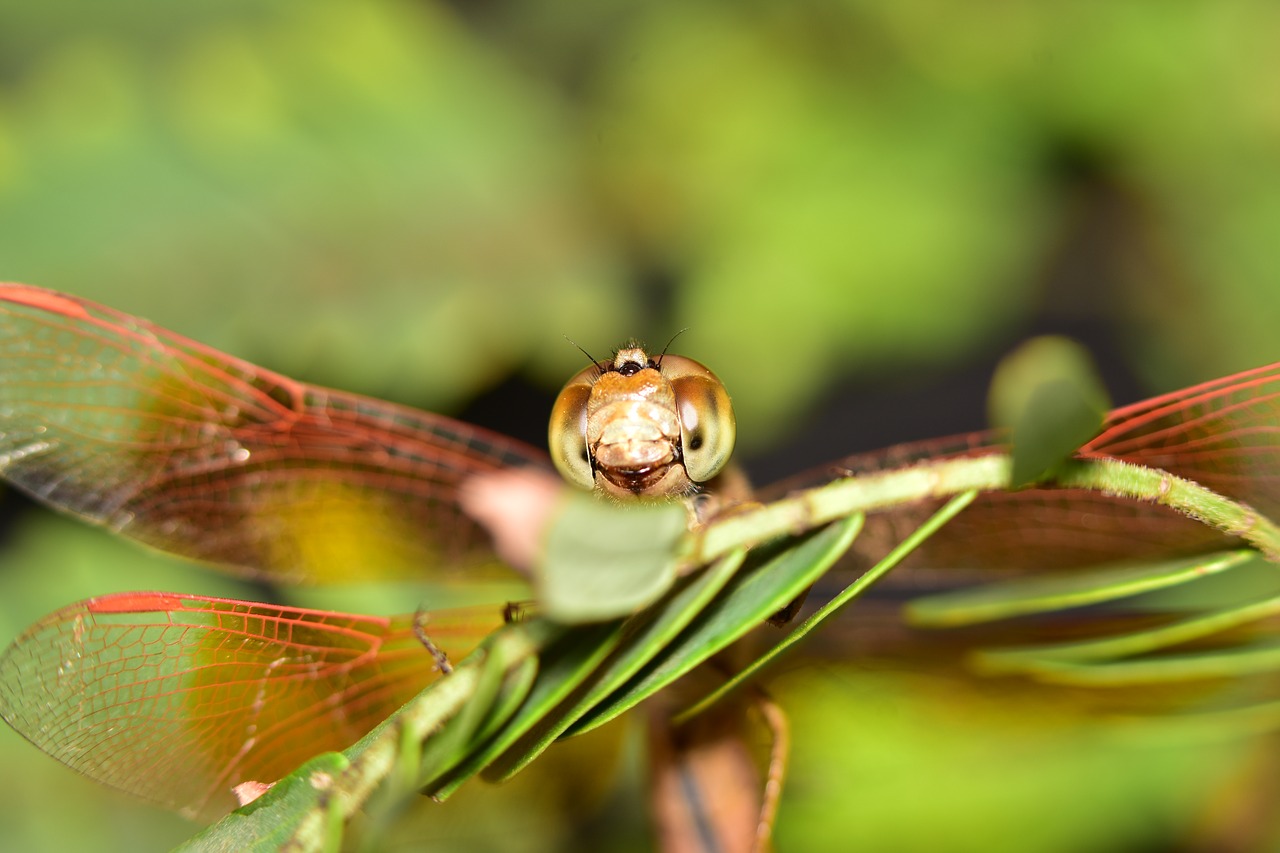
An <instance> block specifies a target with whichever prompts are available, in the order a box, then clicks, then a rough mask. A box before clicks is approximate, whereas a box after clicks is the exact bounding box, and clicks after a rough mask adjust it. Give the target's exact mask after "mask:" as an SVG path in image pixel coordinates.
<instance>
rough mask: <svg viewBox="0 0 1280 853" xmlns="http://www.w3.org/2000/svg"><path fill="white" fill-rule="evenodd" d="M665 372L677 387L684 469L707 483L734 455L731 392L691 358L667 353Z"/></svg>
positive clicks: (664, 364) (696, 481)
mask: <svg viewBox="0 0 1280 853" xmlns="http://www.w3.org/2000/svg"><path fill="white" fill-rule="evenodd" d="M662 372H663V374H664V375H667V376H668V377H669V378H670V381H671V386H672V388H673V389H674V391H675V396H676V410H677V412H678V413H679V415H680V443H681V447H682V449H683V451H684V468H685V471H686V472H688V474H689V479H691V480H693V481H694V482H695V483H705V482H706V481H707V480H710V479H711V478H712V477H714V476H715V475H716V474H719V473H720V471H721V469H722V468H724V466H725V465H727V464H728V462H729V457H730V456H731V455H733V443H734V441H735V440H736V438H737V425H736V423H735V421H734V418H733V404H732V403H731V402H730V401H729V392H728V391H726V390H725V388H724V385H723V384H721V382H720V380H719V379H717V378H716V376H715V374H714V373H712V372H711V371H710V370H707V369H706V368H705V367H703V366H702V365H701V364H698V362H696V361H693V360H692V359H688V358H681V357H679V356H667V357H665V358H664V359H663V362H662Z"/></svg>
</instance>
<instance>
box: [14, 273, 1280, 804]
mask: <svg viewBox="0 0 1280 853" xmlns="http://www.w3.org/2000/svg"><path fill="white" fill-rule="evenodd" d="M1278 425H1280V365H1272V366H1269V367H1263V368H1259V369H1257V370H1253V371H1248V372H1245V373H1241V374H1237V375H1234V376H1230V377H1226V378H1223V379H1219V380H1215V381H1212V382H1208V383H1205V384H1202V385H1198V386H1195V387H1192V388H1188V389H1184V390H1181V391H1177V392H1174V393H1171V394H1166V395H1163V396H1160V397H1156V398H1153V399H1151V400H1147V401H1144V402H1140V403H1136V404H1133V405H1130V406H1127V407H1124V408H1120V409H1117V410H1115V411H1113V412H1112V413H1110V415H1108V416H1107V418H1106V420H1105V422H1104V423H1103V425H1102V428H1101V430H1100V431H1099V432H1098V434H1097V435H1096V436H1095V437H1094V438H1093V439H1092V440H1090V441H1089V442H1087V443H1086V444H1085V445H1084V446H1083V447H1081V448H1080V449H1079V450H1078V451H1077V452H1076V454H1075V458H1077V459H1080V460H1115V461H1120V462H1127V463H1132V464H1134V465H1141V466H1146V467H1148V468H1155V469H1160V470H1162V471H1165V472H1169V473H1170V474H1172V475H1175V476H1178V477H1184V478H1187V479H1190V480H1194V481H1195V482H1197V483H1200V484H1202V485H1203V486H1205V487H1206V488H1209V489H1213V490H1215V491H1217V492H1220V493H1221V494H1224V495H1227V496H1229V497H1231V498H1233V499H1235V500H1237V501H1240V502H1242V503H1244V504H1247V505H1248V506H1250V507H1252V508H1254V509H1255V510H1256V511H1257V512H1259V513H1261V514H1262V515H1265V516H1270V517H1276V515H1277V512H1278V511H1280V488H1277V486H1278V485H1280V483H1278V482H1277V477H1280V453H1278V452H1277V451H1278V450H1280V447H1278V446H1277V441H1276V436H1277V434H1278V433H1280V430H1278V429H1277V426H1278ZM734 438H735V425H734V420H733V413H732V403H731V400H730V397H729V394H728V392H727V391H726V390H725V389H724V387H723V385H721V383H720V382H719V380H718V379H716V377H715V375H714V373H712V372H711V371H710V370H709V369H707V368H706V367H704V366H702V365H701V364H699V363H698V362H696V361H693V360H692V359H687V358H684V357H681V356H677V355H668V354H663V355H659V356H653V355H651V354H649V353H648V352H647V351H645V350H644V349H643V348H642V347H639V346H638V345H634V344H632V345H627V346H624V347H623V348H621V349H620V350H619V351H618V352H617V353H616V354H615V355H614V357H613V358H612V359H609V360H605V361H602V362H599V363H593V364H592V365H591V366H589V367H588V368H586V369H584V370H583V371H582V372H580V373H579V374H578V375H577V376H575V377H573V378H572V379H570V381H569V382H568V383H567V384H566V386H565V388H564V390H563V391H562V392H561V394H560V396H559V397H558V399H557V401H556V403H555V406H554V408H553V411H552V415H551V419H550V428H549V442H548V443H549V447H550V452H549V453H548V452H545V451H543V450H540V449H537V448H534V447H532V446H529V445H526V444H523V443H521V442H518V441H515V440H513V439H510V438H507V437H504V436H501V435H499V434H496V433H493V432H490V431H487V430H484V429H480V428H478V427H474V426H471V425H468V424H464V423H461V422H459V421H457V420H454V419H451V418H448V417H444V416H441V415H437V414H432V413H428V412H423V411H419V410H416V409H412V408H408V407H404V406H400V405H396V404H392V403H389V402H384V401H381V400H376V399H372V398H369V397H364V396H360V395H357V394H352V393H347V392H343V391H338V390H333V389H328V388H322V387H318V386H315V385H310V384H306V383H303V382H299V381H296V380H293V379H290V378H287V377H285V376H282V375H280V374H277V373H274V372H272V371H270V370H267V369H265V368H262V367H259V366H256V365H253V364H251V363H249V362H246V361H243V360H241V359H238V358H235V357H234V356H231V355H228V354H225V353H222V352H219V351H217V350H215V349H213V348H211V347H208V346H205V345H203V344H200V343H197V342H195V341H192V340H189V339H187V338H185V337H183V336H181V335H179V334H177V333H174V332H171V331H168V330H166V329H163V328H160V327H158V326H156V325H154V324H151V323H149V322H147V321H145V320H142V319H139V318H137V317H133V316H131V315H129V314H126V313H123V312H120V311H116V310H114V309H112V308H109V307H106V306H102V305H98V304H95V303H93V302H91V301H88V300H85V299H81V298H79V297H75V296H71V295H68V294H63V293H58V292H54V291H50V290H45V289H41V288H37V287H32V286H28V285H20V284H7V285H0V472H2V473H3V476H4V477H5V479H6V480H7V481H8V482H10V483H12V484H13V485H14V486H16V487H17V488H19V489H21V490H23V491H25V492H27V493H29V494H30V495H32V496H33V497H35V498H36V499H37V500H39V501H42V502H44V503H46V504H48V505H50V506H52V507H54V508H55V509H58V510H60V511H63V512H65V513H69V514H71V515H73V516H76V517H78V518H80V519H83V520H85V521H88V522H90V523H93V524H98V525H101V526H104V527H106V528H108V529H109V530H111V531H113V532H115V533H117V534H119V535H121V536H124V537H127V538H129V539H132V540H135V541H137V542H140V543H142V544H144V545H146V546H150V547H152V548H156V549H159V550H162V551H166V552H169V553H172V554H176V555H179V556H182V557H185V558H188V559H191V560H193V561H196V562H198V563H203V564H207V565H210V566H214V567H218V568H221V569H223V570H226V571H230V572H232V573H235V574H239V575H242V576H245V577H249V578H256V579H261V580H265V581H269V582H272V583H282V584H293V583H314V582H335V581H341V580H346V579H360V580H378V579H403V578H422V577H428V576H433V577H434V576H442V577H453V578H457V577H459V576H461V577H462V578H463V579H464V580H465V578H467V577H469V576H470V574H469V573H471V572H473V571H479V570H480V569H481V568H482V567H485V566H491V565H493V564H495V563H499V562H501V561H500V560H498V559H497V558H496V557H495V550H494V549H495V541H494V533H493V530H492V528H491V526H489V525H487V524H486V523H485V522H483V521H482V520H480V519H479V518H478V517H477V514H476V513H475V512H474V511H473V510H471V509H469V504H468V499H467V494H468V485H469V484H470V483H473V482H475V481H476V480H477V479H483V478H484V477H487V476H489V475H493V474H495V473H502V472H510V471H520V472H527V473H530V474H532V475H536V476H539V477H542V476H546V477H550V476H552V475H553V474H557V473H558V474H559V475H561V476H562V477H563V478H564V479H565V480H567V481H568V482H569V483H570V484H572V485H573V486H574V487H577V488H581V489H593V490H596V491H598V492H601V493H603V494H605V495H608V496H610V497H612V498H614V499H620V500H625V499H629V498H631V497H635V496H642V497H648V496H653V495H658V496H667V497H674V498H681V499H690V500H693V501H697V500H699V499H701V498H703V497H705V496H707V495H709V494H711V493H713V492H714V490H715V488H716V487H717V485H718V484H719V483H720V482H721V481H725V480H729V481H731V483H730V485H729V486H728V487H726V490H727V493H728V494H729V495H730V497H728V498H727V499H725V500H724V501H723V502H722V503H721V504H719V505H718V507H717V509H715V510H714V511H716V512H719V511H725V512H730V513H732V512H733V511H734V509H733V507H734V505H735V504H736V503H737V502H739V501H741V500H743V499H744V496H745V491H744V490H745V486H744V485H743V483H744V482H745V481H743V480H741V479H740V478H738V477H737V475H734V474H733V473H732V468H731V466H730V455H731V452H732V446H733V442H734ZM1006 449H1007V447H1006V441H1005V439H1004V437H1003V436H1002V435H1000V434H999V433H996V432H990V431H986V432H978V433H971V434H967V435H963V436H958V437H952V438H947V439H939V440H935V441H928V442H919V443H913V444H908V445H900V446H896V447H893V448H889V449H887V450H884V451H879V452H874V453H868V454H859V455H855V456H851V457H848V458H845V459H841V460H836V461H835V462H833V463H832V464H830V465H828V466H823V467H822V468H820V469H817V470H815V471H812V472H808V473H805V474H801V475H799V476H797V477H795V478H792V479H790V480H786V481H783V482H782V483H779V484H775V485H773V486H770V487H766V488H764V489H761V490H758V491H756V492H755V493H754V494H752V495H751V496H750V497H751V498H752V499H753V500H755V501H758V502H762V503H765V504H768V503H769V502H770V501H774V500H778V499H781V498H783V497H785V496H787V495H790V494H793V493H795V492H797V491H800V490H804V489H808V488H813V487H816V486H819V485H820V484H822V483H825V482H829V481H833V480H836V479H838V478H847V477H859V476H867V475H875V474H880V473H884V472H892V471H898V470H908V469H911V468H913V467H915V466H919V465H921V464H922V463H924V462H936V461H939V460H944V461H945V460H949V459H958V460H964V459H980V458H983V457H986V456H993V455H995V454H999V453H1002V452H1004V451H1005V450H1006ZM940 503H941V499H940V498H936V497H928V496H924V497H920V498H919V499H918V500H913V501H904V502H900V503H898V504H897V505H894V506H892V507H888V508H886V509H884V510H883V511H881V512H877V513H873V514H871V515H870V516H868V519H867V522H866V530H865V532H864V534H863V535H862V536H861V537H859V539H858V540H857V542H856V543H855V545H854V547H853V549H852V551H851V552H850V555H849V557H848V558H847V559H848V561H849V562H850V563H851V564H852V565H853V568H854V569H855V570H856V569H857V567H858V565H863V564H867V563H869V562H874V561H875V560H876V559H877V558H878V557H879V556H880V555H882V554H883V553H884V552H885V551H886V550H888V549H889V548H890V547H892V543H894V542H895V541H897V540H898V539H900V538H901V536H902V535H903V531H906V530H910V529H913V528H914V527H915V526H917V525H918V524H919V522H920V520H921V519H922V518H924V517H927V516H928V515H929V514H930V513H932V512H933V511H934V510H936V509H937V507H938V506H939V505H940ZM694 523H695V524H697V523H699V522H698V521H696V520H695V522H694ZM1240 542H1241V537H1240V536H1239V535H1238V532H1237V531H1231V530H1222V529H1219V528H1215V527H1213V526H1208V525H1205V524H1202V523H1200V522H1199V521H1197V520H1195V519H1192V518H1188V517H1187V516H1186V515H1184V514H1180V513H1178V512H1176V511H1174V510H1172V509H1170V508H1169V507H1167V506H1163V505H1161V504H1159V503H1158V502H1140V501H1133V500H1131V499H1127V498H1125V497H1122V496H1115V495H1107V494H1104V493H1101V492H1099V491H1097V490H1090V489H1084V488H1070V487H1068V488H1062V487H1051V486H1048V485H1044V486H1037V487H1031V488H1024V489H1021V490H1012V491H1011V490H1002V489H990V490H986V491H984V492H983V493H982V494H980V495H979V496H978V497H977V499H976V500H974V502H973V503H972V504H971V505H970V506H969V507H968V508H967V509H966V510H965V511H964V512H963V513H961V515H960V516H959V517H958V518H956V519H955V520H954V521H952V522H951V523H950V524H949V525H948V526H947V527H945V528H943V529H942V531H940V533H939V534H938V535H936V536H934V537H932V538H931V539H929V540H928V541H927V542H926V543H924V545H923V546H922V547H921V548H920V549H919V551H918V552H917V553H916V554H914V555H913V557H912V558H911V560H912V562H913V564H914V565H915V571H914V573H908V574H907V576H908V577H912V578H914V580H913V581H912V582H913V583H915V584H917V585H922V586H923V587H925V588H931V587H933V586H945V585H950V584H953V583H955V582H957V580H960V581H963V580H967V579H970V578H971V577H974V576H975V574H974V573H977V572H982V573H986V572H991V571H996V572H1001V571H1011V570H1018V569H1027V568H1036V569H1048V568H1053V567H1055V566H1076V565H1087V564H1094V563H1100V562H1106V561H1112V560H1115V559H1117V558H1121V557H1135V558H1138V557H1150V556H1165V555H1171V554H1193V553H1199V552H1204V551H1210V550H1216V549H1221V548H1224V547H1231V546H1233V545H1238V544H1240ZM502 623H503V608H501V607H491V608H469V609H461V610H456V611H441V612H432V613H431V614H430V615H429V632H430V644H431V645H438V646H439V651H440V654H434V653H432V651H433V650H432V649H427V648H424V646H425V645H427V644H425V643H424V636H423V631H422V625H421V614H407V615H404V616H399V617H376V616H365V615H357V614H348V613H339V612H333V611H323V610H315V609H306V608H299V607H290V606H284V605H275V604H264V603H257V602H248V601H239V600H232V599H226V598H215V597H207V596H200V595H190V594H180V593H159V592H139V593H122V594H114V595H104V596H99V597H95V598H90V599H87V600H84V601H81V602H79V603H76V604H72V605H70V606H68V607H65V608H63V609H61V610H58V611H57V612H55V613H52V614H49V615H48V616H46V617H44V618H43V619H41V620H39V621H38V622H36V623H35V624H33V625H32V626H31V627H29V628H28V629H27V630H26V631H25V632H23V633H22V635H21V636H19V637H18V638H16V639H15V640H14V642H13V644H12V645H11V646H10V647H9V649H8V651H6V652H5V653H4V655H3V656H2V657H0V716H3V718H4V719H5V720H6V722H8V723H9V725H11V726H12V727H13V728H15V729H16V730H17V731H18V732H19V733H21V734H22V735H23V736H24V737H26V738H27V739H28V740H30V741H31V742H33V743H34V744H35V745H36V746H37V747H38V748H40V749H41V750H43V751H45V752H46V753H48V754H49V755H51V756H53V757H54V758H56V759H58V760H59V761H61V762H63V763H64V764H66V765H68V766H70V767H72V768H73V769H75V770H77V771H79V772H80V773H82V774H84V775H86V776H88V777H90V778H92V779H95V780H97V781H99V782H102V783H105V784H107V785H110V786H112V787H115V788H118V789H121V790H123V791H126V792H128V793H131V794H133V795H136V796H138V797H142V798H144V799H147V800H151V801H153V802H156V803H159V804H161V805H164V806H167V807H170V808H174V809H178V810H181V811H184V812H185V813H187V814H191V815H206V816H208V815H213V814H218V813H219V812H222V811H225V810H226V809H228V808H230V807H232V806H234V805H235V804H236V801H235V799H234V798H233V796H232V791H233V789H235V788H236V786H238V785H241V784H243V783H246V782H257V781H263V780H274V779H278V778H280V777H281V776H283V775H284V774H286V773H288V772H289V771H290V770H292V769H293V768H294V767H296V766H297V765H299V764H301V763H302V762H303V761H305V760H306V759H307V758H309V757H310V756H312V755H314V754H316V753H319V752H322V751H326V750H336V749H341V748H343V747H345V746H347V745H348V744H350V743H352V742H353V741H355V740H357V739H358V738H360V737H361V736H362V735H364V734H365V733H366V732H368V731H369V730H370V729H371V728H373V727H374V726H375V725H376V724H377V723H378V722H380V721H381V720H382V719H384V718H385V717H386V716H387V715H388V714H389V713H391V712H392V711H394V710H395V709H396V708H398V707H400V706H401V705H402V704H404V703H405V702H406V701H408V700H409V699H410V698H412V697H413V696H414V695H416V694H418V693H419V692H420V691H421V690H422V689H423V688H424V686H426V685H427V684H429V683H431V682H432V681H434V680H435V679H438V678H441V677H442V676H443V674H442V670H446V669H447V665H442V664H443V661H447V660H449V659H455V660H456V659H457V658H458V657H460V656H462V655H465V654H466V652H467V651H468V649H470V648H471V647H473V646H474V645H475V644H476V643H477V642H478V641H479V638H481V637H483V636H484V635H485V634H486V633H487V632H488V631H490V630H491V629H493V628H495V627H497V626H499V625H501V624H502Z"/></svg>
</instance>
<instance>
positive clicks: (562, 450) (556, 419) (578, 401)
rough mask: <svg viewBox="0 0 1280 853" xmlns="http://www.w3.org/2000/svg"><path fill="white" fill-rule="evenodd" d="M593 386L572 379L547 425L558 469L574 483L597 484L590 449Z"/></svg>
mask: <svg viewBox="0 0 1280 853" xmlns="http://www.w3.org/2000/svg"><path fill="white" fill-rule="evenodd" d="M590 396H591V386H590V385H584V384H577V383H575V382H573V381H570V383H569V384H568V385H566V386H565V387H564V390H562V391H561V392H560V396H559V397H556V404H555V406H554V407H553V408H552V409H551V424H550V426H549V427H548V428H547V446H548V447H549V448H550V450H551V461H552V462H554V463H555V466H556V470H558V471H559V472H560V476H562V477H564V478H565V479H566V480H568V481H569V482H570V483H573V484H574V485H575V486H581V487H582V488H584V489H590V488H591V487H592V485H594V480H595V477H594V474H593V473H592V471H591V454H590V453H589V452H588V451H587V398H588V397H590Z"/></svg>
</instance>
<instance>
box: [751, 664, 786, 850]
mask: <svg viewBox="0 0 1280 853" xmlns="http://www.w3.org/2000/svg"><path fill="white" fill-rule="evenodd" d="M752 692H753V693H754V694H755V708H756V711H757V712H759V714H760V718H761V719H762V720H763V721H764V724H765V727H766V728H767V729H768V730H769V734H770V736H771V737H770V742H769V766H768V767H767V768H766V770H765V777H764V796H763V797H762V798H761V802H760V820H759V821H758V822H757V823H756V842H755V848H754V849H755V850H756V851H765V850H768V849H769V848H770V841H771V839H772V837H773V824H774V821H776V820H777V818H778V803H779V802H781V800H782V784H783V782H784V781H785V779H786V776H787V758H788V757H789V756H790V754H791V724H790V723H789V722H788V721H787V712H786V711H784V710H782V706H781V705H779V704H778V703H777V702H775V701H774V700H773V697H772V696H770V695H769V694H768V693H766V692H765V691H764V690H763V689H761V688H755V689H754V690H753V691H752Z"/></svg>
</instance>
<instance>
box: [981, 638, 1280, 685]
mask: <svg viewBox="0 0 1280 853" xmlns="http://www.w3.org/2000/svg"><path fill="white" fill-rule="evenodd" d="M1002 665H1003V664H1002ZM1001 671H1004V672H1009V671H1013V670H1012V668H1010V669H1003V670H1001ZM1016 671H1017V672H1019V673H1021V674H1024V675H1030V676H1032V677H1034V678H1036V679H1037V680H1039V681H1047V682H1052V683H1054V684H1069V685H1076V686H1082V687H1132V686H1135V685H1140V684H1169V683H1174V682H1182V681H1199V680H1203V679H1211V678H1240V677H1242V676H1246V675H1258V674H1260V673H1274V672H1280V644H1276V643H1274V642H1272V643H1266V644H1259V645H1256V646H1241V647H1236V648H1230V649H1223V650H1217V651H1212V652H1196V653H1189V654H1184V655H1165V656H1161V657H1156V658H1143V659H1140V660H1132V661H1119V662H1107V663H1089V662H1077V661H1070V660H1064V659H1061V658H1050V657H1046V658H1025V659H1023V660H1022V661H1021V662H1020V665H1019V666H1018V668H1017V669H1016Z"/></svg>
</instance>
